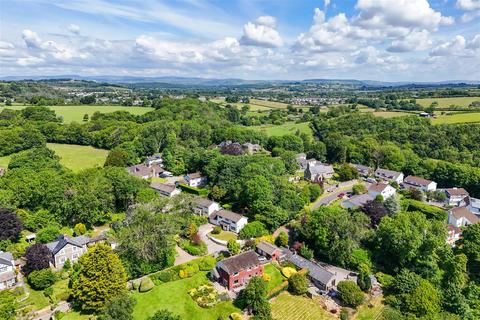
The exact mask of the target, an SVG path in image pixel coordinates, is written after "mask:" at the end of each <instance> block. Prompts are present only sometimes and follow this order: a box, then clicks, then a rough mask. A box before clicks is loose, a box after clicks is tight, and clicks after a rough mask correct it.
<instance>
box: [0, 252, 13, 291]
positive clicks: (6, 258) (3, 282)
mask: <svg viewBox="0 0 480 320" xmlns="http://www.w3.org/2000/svg"><path fill="white" fill-rule="evenodd" d="M15 283H16V275H15V262H14V261H13V255H12V254H11V253H10V252H3V251H0V290H4V289H8V288H11V287H13V286H14V285H15Z"/></svg>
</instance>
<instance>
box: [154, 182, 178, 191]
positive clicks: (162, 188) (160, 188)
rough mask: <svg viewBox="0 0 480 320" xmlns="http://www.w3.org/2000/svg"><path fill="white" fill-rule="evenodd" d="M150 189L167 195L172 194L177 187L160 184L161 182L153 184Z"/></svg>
mask: <svg viewBox="0 0 480 320" xmlns="http://www.w3.org/2000/svg"><path fill="white" fill-rule="evenodd" d="M150 187H151V188H153V189H155V190H158V191H163V192H166V193H172V192H173V191H174V190H175V189H176V187H175V185H173V184H167V183H160V182H152V183H151V184H150Z"/></svg>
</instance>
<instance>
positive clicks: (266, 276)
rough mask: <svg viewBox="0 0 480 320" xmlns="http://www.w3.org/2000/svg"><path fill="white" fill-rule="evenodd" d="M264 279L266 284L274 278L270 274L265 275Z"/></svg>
mask: <svg viewBox="0 0 480 320" xmlns="http://www.w3.org/2000/svg"><path fill="white" fill-rule="evenodd" d="M262 278H263V280H264V281H265V282H270V280H272V277H271V276H270V275H269V274H268V273H264V274H263V276H262Z"/></svg>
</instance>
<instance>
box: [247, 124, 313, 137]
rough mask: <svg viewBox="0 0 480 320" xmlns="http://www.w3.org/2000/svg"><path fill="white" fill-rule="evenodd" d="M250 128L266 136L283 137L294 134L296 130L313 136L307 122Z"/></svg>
mask: <svg viewBox="0 0 480 320" xmlns="http://www.w3.org/2000/svg"><path fill="white" fill-rule="evenodd" d="M251 128H252V129H254V130H257V131H261V132H264V133H266V134H267V135H268V136H283V135H286V134H295V132H297V130H300V132H305V133H307V134H309V135H313V131H312V129H311V128H310V123H309V122H302V123H292V122H287V123H284V124H280V125H273V124H268V125H262V126H252V127H251Z"/></svg>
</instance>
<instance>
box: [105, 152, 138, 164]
mask: <svg viewBox="0 0 480 320" xmlns="http://www.w3.org/2000/svg"><path fill="white" fill-rule="evenodd" d="M131 158H132V155H130V154H129V153H128V152H127V151H125V150H122V149H119V148H115V149H112V150H110V151H109V152H108V155H107V159H106V160H105V164H104V166H105V167H122V168H123V167H126V166H128V165H129V164H130V162H131Z"/></svg>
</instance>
